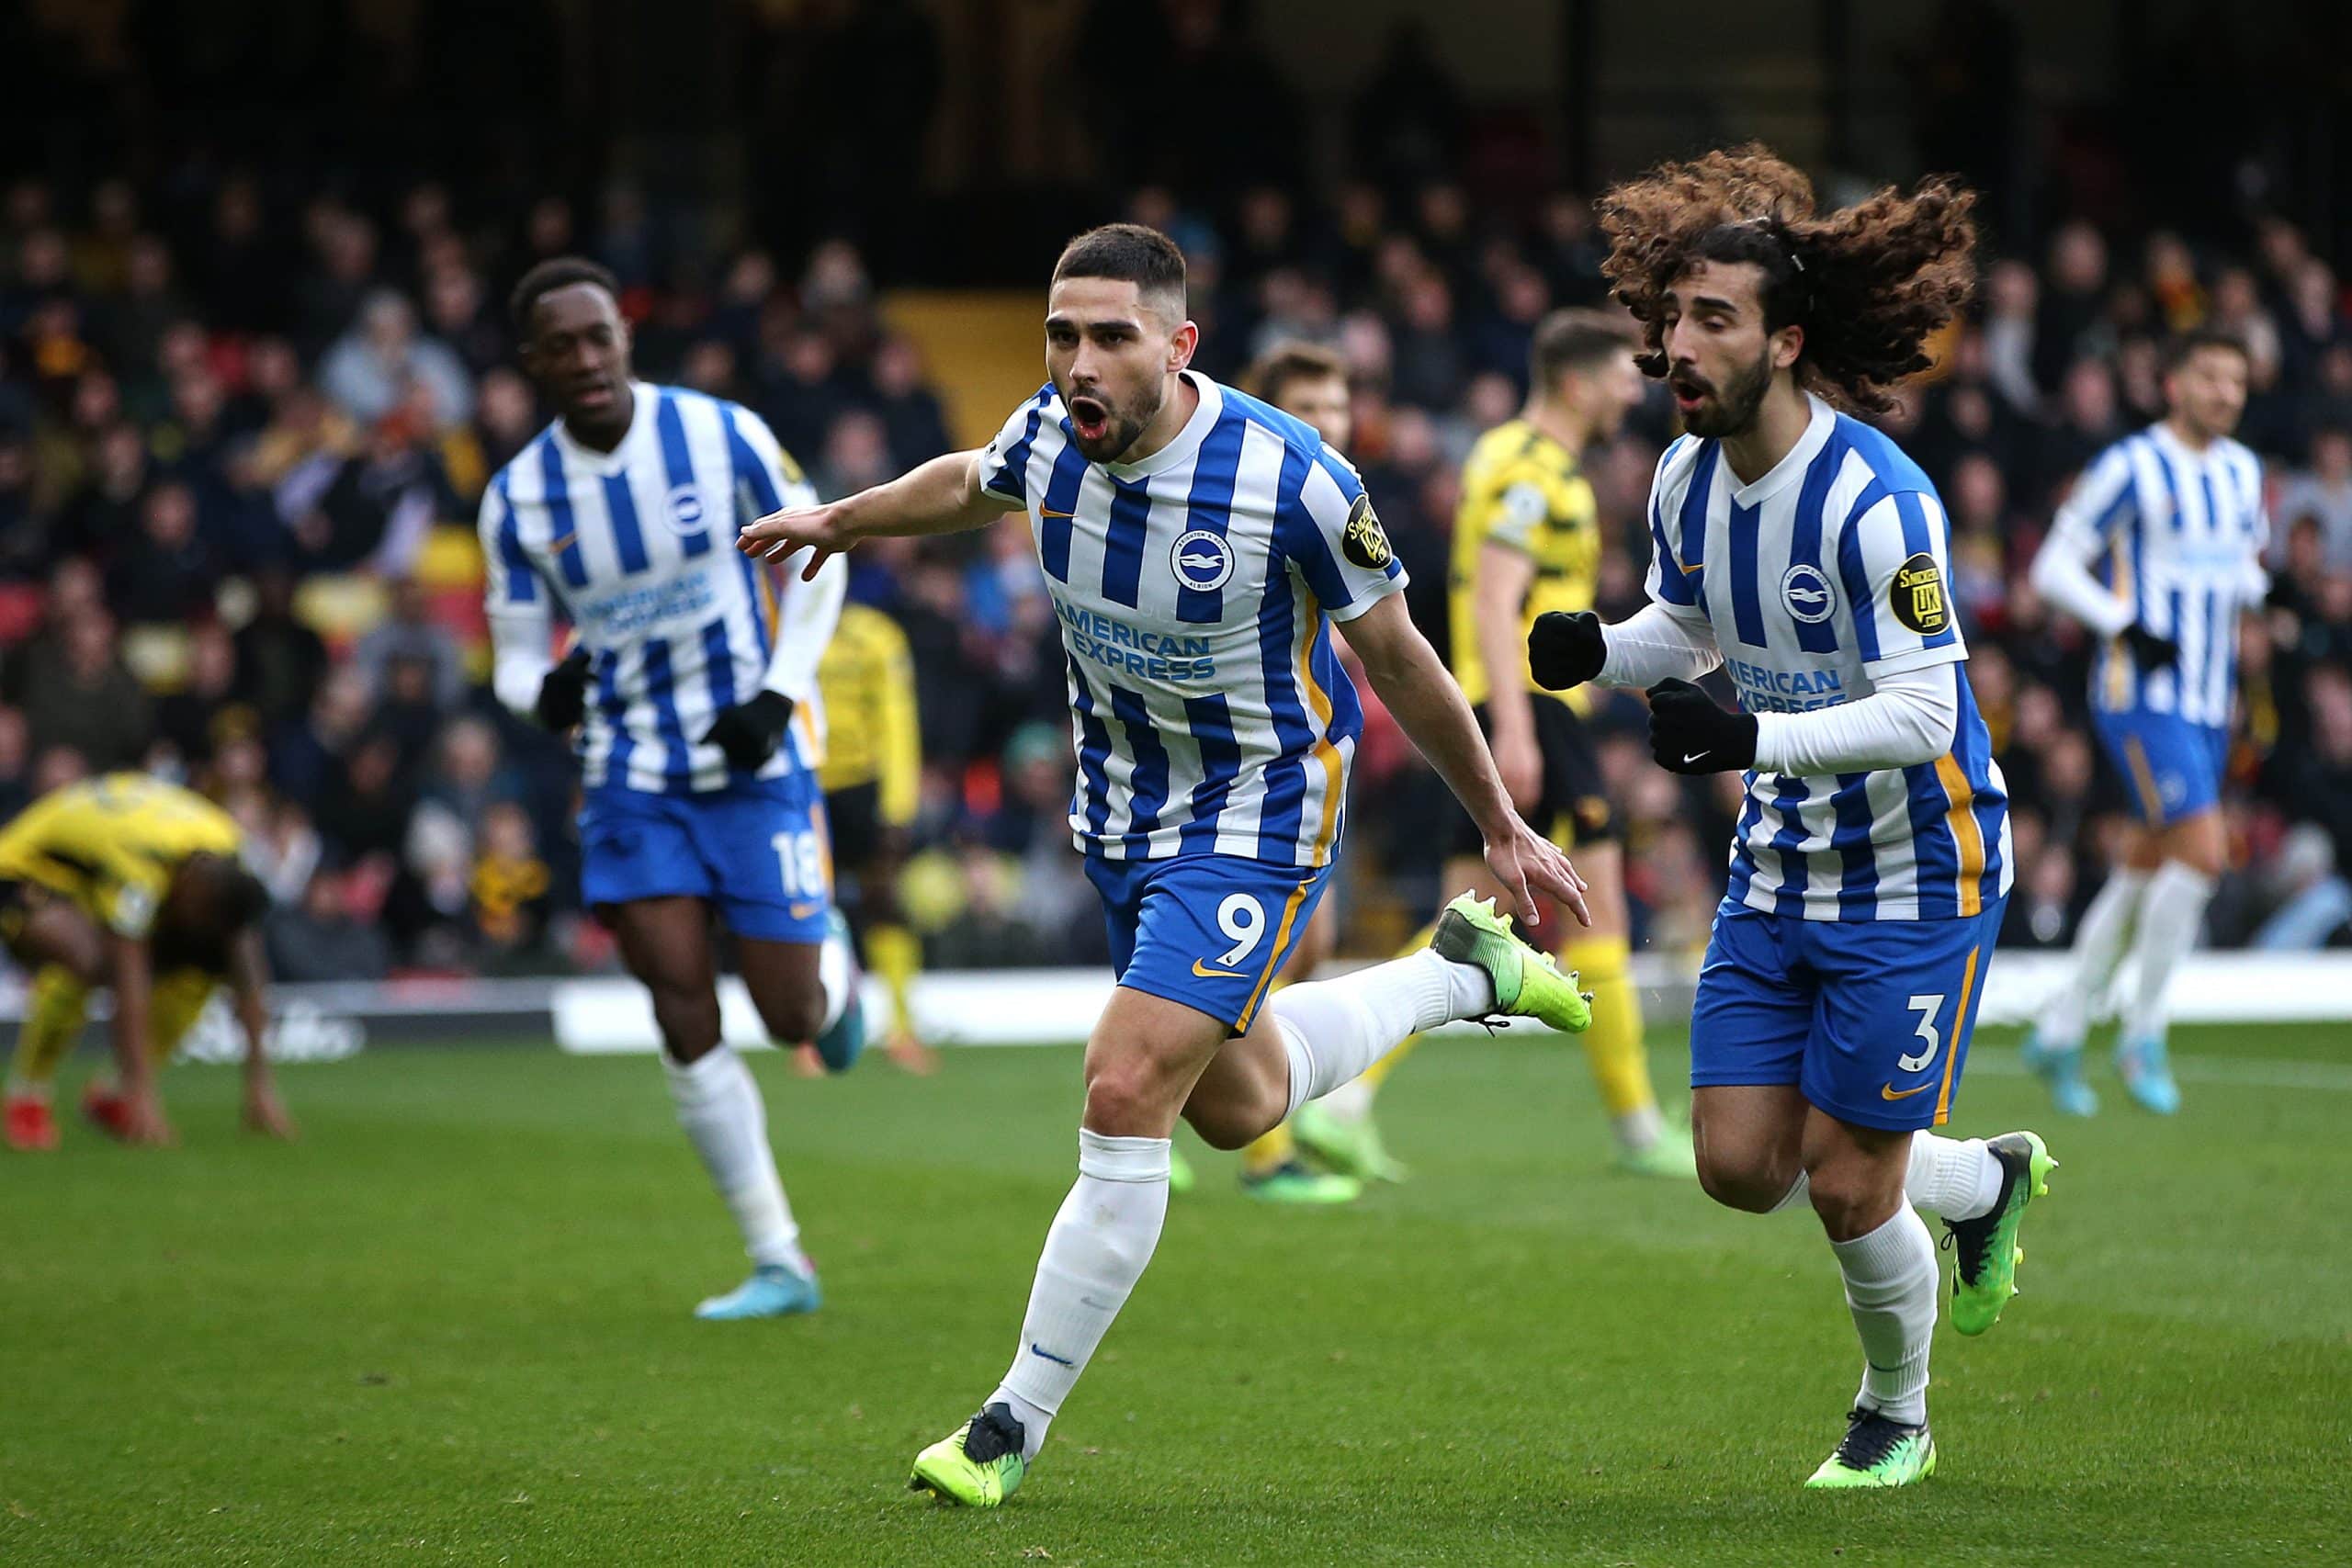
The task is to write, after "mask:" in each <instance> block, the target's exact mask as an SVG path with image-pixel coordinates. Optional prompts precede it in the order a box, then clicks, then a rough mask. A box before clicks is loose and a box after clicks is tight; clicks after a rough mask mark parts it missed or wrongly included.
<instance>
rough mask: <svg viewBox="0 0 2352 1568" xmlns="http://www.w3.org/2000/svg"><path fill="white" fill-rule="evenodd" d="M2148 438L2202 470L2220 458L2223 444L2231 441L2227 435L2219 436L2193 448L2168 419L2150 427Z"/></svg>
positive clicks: (2191, 466)
mask: <svg viewBox="0 0 2352 1568" xmlns="http://www.w3.org/2000/svg"><path fill="white" fill-rule="evenodd" d="M2148 436H2149V439H2151V440H2153V441H2154V442H2156V443H2157V444H2158V445H2160V446H2163V447H2164V449H2165V451H2167V452H2170V453H2171V454H2172V455H2173V456H2174V457H2178V458H2179V459H2180V460H2181V461H2182V462H2184V463H2187V464H2188V466H2189V467H2190V468H2202V467H2203V466H2204V465H2206V464H2207V463H2210V462H2211V461H2212V460H2213V459H2214V458H2216V457H2220V456H2221V455H2222V449H2223V447H2222V444H2223V443H2224V442H2226V441H2227V440H2228V439H2229V437H2228V436H2226V435H2224V436H2219V437H2217V438H2215V439H2214V440H2211V441H2208V442H2207V443H2205V445H2204V446H2202V447H2197V446H2190V445H2189V444H2188V442H2186V441H2183V440H2182V439H2181V438H2180V433H2179V432H2178V431H2177V430H2175V429H2173V427H2172V421H2170V420H2168V419H2160V420H2158V421H2156V423H2154V424H2152V425H2150V426H2148Z"/></svg>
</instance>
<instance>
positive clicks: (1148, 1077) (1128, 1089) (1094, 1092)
mask: <svg viewBox="0 0 2352 1568" xmlns="http://www.w3.org/2000/svg"><path fill="white" fill-rule="evenodd" d="M1169 1098H1170V1086H1169V1082H1168V1078H1167V1075H1166V1074H1164V1073H1162V1072H1161V1071H1160V1070H1159V1065H1158V1064H1157V1063H1155V1062H1154V1061H1153V1060H1152V1059H1151V1058H1150V1057H1149V1056H1148V1055H1144V1054H1142V1053H1140V1052H1137V1053H1132V1054H1129V1055H1122V1056H1120V1057H1119V1058H1117V1059H1116V1060H1114V1061H1108V1062H1103V1063H1100V1064H1097V1065H1094V1066H1090V1067H1089V1069H1088V1071H1087V1075H1086V1116H1085V1121H1084V1123H1083V1124H1084V1126H1085V1127H1086V1129H1087V1130H1088V1131H1089V1132H1093V1133H1101V1134H1104V1135H1105V1136H1107V1137H1114V1138H1162V1137H1166V1136H1167V1135H1168V1128H1169V1123H1170V1122H1173V1121H1174V1120H1175V1117H1174V1115H1173V1114H1172V1111H1173V1108H1172V1107H1171V1106H1170V1104H1169Z"/></svg>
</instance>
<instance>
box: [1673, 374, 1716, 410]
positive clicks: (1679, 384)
mask: <svg viewBox="0 0 2352 1568" xmlns="http://www.w3.org/2000/svg"><path fill="white" fill-rule="evenodd" d="M1666 385H1667V389H1668V390H1669V391H1671V392H1672V393H1673V394H1674V406H1675V407H1676V408H1678V409H1679V410H1681V411H1682V412H1684V413H1686V414H1687V413H1689V412H1691V410H1693V409H1695V408H1697V407H1698V406H1699V405H1700V404H1702V403H1703V402H1705V401H1706V400H1707V389H1706V388H1705V387H1704V386H1703V385H1702V384H1700V383H1698V382H1695V381H1684V380H1680V379H1679V378H1668V380H1667V383H1666Z"/></svg>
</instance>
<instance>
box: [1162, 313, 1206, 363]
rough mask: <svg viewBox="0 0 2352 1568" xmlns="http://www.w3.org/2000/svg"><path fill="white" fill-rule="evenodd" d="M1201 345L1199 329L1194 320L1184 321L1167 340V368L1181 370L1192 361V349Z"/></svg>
mask: <svg viewBox="0 0 2352 1568" xmlns="http://www.w3.org/2000/svg"><path fill="white" fill-rule="evenodd" d="M1200 346H1201V329H1200V324H1199V323H1198V322H1196V321H1186V322H1185V323H1184V324H1183V325H1182V326H1181V327H1178V328H1177V329H1176V331H1175V333H1174V335H1173V336H1171V337H1170V338H1169V340H1168V368H1169V369H1170V370H1182V369H1183V368H1184V367H1186V366H1187V365H1190V364H1191V363H1193V350H1194V349H1196V348H1198V347H1200Z"/></svg>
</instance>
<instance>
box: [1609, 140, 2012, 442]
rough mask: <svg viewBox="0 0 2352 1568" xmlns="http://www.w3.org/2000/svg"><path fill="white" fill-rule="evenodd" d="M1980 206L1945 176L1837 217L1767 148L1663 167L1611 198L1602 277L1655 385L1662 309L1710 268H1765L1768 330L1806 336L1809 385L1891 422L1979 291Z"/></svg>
mask: <svg viewBox="0 0 2352 1568" xmlns="http://www.w3.org/2000/svg"><path fill="white" fill-rule="evenodd" d="M1975 205H1976V193H1975V192H1973V191H1972V190H1969V189H1967V188H1965V187H1963V186H1960V185H1958V184H1955V183H1954V182H1953V181H1952V180H1951V179H1950V178H1948V177H1946V176H1944V175H1930V176H1928V178H1926V179H1924V180H1921V181H1920V182H1919V184H1918V186H1917V188H1916V189H1914V190H1913V191H1912V192H1911V193H1910V194H1909V195H1907V196H1906V195H1905V194H1904V193H1903V192H1901V191H1899V190H1896V189H1895V188H1894V186H1887V187H1886V188H1884V189H1883V190H1880V191H1878V192H1877V193H1875V194H1874V195H1872V196H1871V197H1868V198H1867V199H1865V200H1863V201H1860V202H1857V203H1855V204H1854V205H1853V206H1851V207H1848V208H1841V209H1838V211H1835V212H1831V213H1828V214H1826V216H1815V211H1814V197H1813V182H1812V181H1810V180H1808V179H1806V178H1805V176H1804V174H1803V173H1802V172H1800V171H1799V170H1798V169H1796V168H1795V167H1794V166H1792V164H1789V163H1787V162H1786V161H1784V160H1783V159H1781V158H1780V157H1779V156H1778V155H1776V154H1775V153H1773V152H1771V151H1770V149H1769V148H1767V147H1765V146H1763V145H1762V144H1761V143H1758V142H1749V143H1747V145H1746V146H1743V147H1735V148H1732V149H1730V150H1729V151H1719V152H1710V153H1708V154H1706V155H1705V156H1704V157H1702V158H1694V159H1691V160H1690V161H1689V162H1686V163H1668V164H1659V165H1658V166H1657V168H1655V169H1652V170H1651V171H1650V172H1649V173H1647V174H1645V175H1641V176H1640V177H1639V178H1637V179H1632V180H1628V181H1626V182H1625V183H1624V184H1623V185H1620V186H1615V187H1613V188H1612V189H1611V190H1609V191H1608V192H1606V193H1604V194H1603V195H1602V197H1601V198H1600V228H1601V231H1602V232H1603V233H1605V234H1607V235H1608V236H1609V244H1610V250H1609V259H1608V260H1607V261H1606V262H1604V263H1602V264H1601V271H1602V272H1603V273H1605V274H1606V275H1607V276H1608V277H1609V281H1610V282H1611V284H1612V285H1613V286H1614V288H1615V291H1616V295H1617V298H1618V299H1621V300H1623V302H1624V304H1625V307H1626V308H1627V309H1628V310H1632V311H1633V313H1634V320H1635V321H1639V322H1640V323H1641V331H1642V353H1641V354H1639V355H1636V356H1635V363H1636V364H1638V365H1640V366H1641V367H1642V371H1643V373H1644V374H1645V375H1647V376H1651V377H1663V376H1664V375H1665V374H1666V372H1667V363H1666V353H1665V349H1664V344H1663V337H1664V332H1665V325H1664V321H1663V319H1662V315H1663V299H1664V296H1665V294H1666V291H1667V290H1668V288H1672V287H1673V286H1674V282H1675V280H1676V279H1677V278H1679V277H1680V276H1682V275H1683V274H1684V273H1686V272H1688V271H1689V270H1690V269H1691V267H1692V266H1693V265H1697V264H1698V263H1700V262H1707V261H1716V262H1748V263H1753V264H1754V265H1757V266H1758V267H1760V268H1762V269H1763V273H1764V278H1763V283H1762V286H1761V288H1760V290H1759V292H1760V295H1761V297H1762V299H1763V303H1764V326H1765V330H1766V331H1767V332H1778V331H1779V330H1780V329H1781V328H1782V327H1785V326H1789V325H1792V324H1794V325H1797V326H1802V327H1803V328H1804V347H1803V349H1802V350H1801V351H1800V352H1799V354H1798V356H1797V363H1796V374H1797V379H1798V383H1799V384H1800V385H1802V386H1804V387H1805V388H1806V389H1809V390H1811V391H1815V392H1818V393H1819V394H1820V395H1821V396H1822V397H1824V398H1826V399H1827V400H1829V401H1830V402H1831V403H1832V404H1835V405H1836V406H1838V407H1840V408H1845V409H1850V410H1853V411H1856V412H1865V413H1877V412H1883V411H1884V410H1885V409H1886V408H1887V407H1888V406H1889V405H1890V404H1892V403H1893V401H1894V399H1893V398H1892V397H1891V396H1889V395H1888V394H1889V389H1891V388H1893V387H1894V386H1895V385H1897V384H1898V383H1900V382H1901V381H1902V380H1903V379H1904V378H1905V377H1909V376H1914V375H1917V373H1918V372H1920V371H1922V370H1924V369H1926V368H1927V367H1928V365H1929V364H1930V363H1931V361H1930V359H1929V357H1928V354H1927V352H1926V350H1925V348H1924V346H1923V345H1924V344H1926V342H1927V340H1928V338H1929V337H1930V336H1932V335H1933V334H1934V333H1936V332H1937V330H1938V329H1939V328H1940V327H1942V326H1943V325H1944V323H1945V322H1947V321H1951V319H1952V317H1954V316H1955V315H1957V314H1959V312H1960V310H1961V309H1962V307H1963V306H1965V305H1966V304H1967V303H1968V300H1969V297H1970V296H1971V295H1972V294H1973V293H1974V292H1975V288H1976V269H1975V265H1974V262H1973V259H1972V255H1971V253H1972V252H1973V249H1974V247H1975V243H1976V225H1975V222H1974V221H1973V219H1972V218H1971V217H1970V212H1971V209H1973V208H1974V207H1975Z"/></svg>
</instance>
